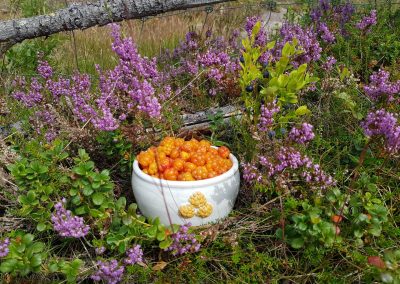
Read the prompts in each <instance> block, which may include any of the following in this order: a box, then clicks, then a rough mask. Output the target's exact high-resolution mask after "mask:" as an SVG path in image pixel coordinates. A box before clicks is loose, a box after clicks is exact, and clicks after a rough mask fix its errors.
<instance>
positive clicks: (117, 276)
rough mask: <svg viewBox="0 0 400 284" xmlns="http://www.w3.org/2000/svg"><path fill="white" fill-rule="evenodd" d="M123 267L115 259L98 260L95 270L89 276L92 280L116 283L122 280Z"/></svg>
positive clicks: (109, 283)
mask: <svg viewBox="0 0 400 284" xmlns="http://www.w3.org/2000/svg"><path fill="white" fill-rule="evenodd" d="M124 270H125V267H124V266H120V265H119V264H118V261H116V260H115V259H113V260H111V261H104V262H103V261H98V262H97V271H96V272H95V273H94V274H92V276H90V278H91V279H92V280H93V281H96V282H97V281H104V282H105V283H107V284H117V283H118V282H120V281H121V280H122V277H123V274H124Z"/></svg>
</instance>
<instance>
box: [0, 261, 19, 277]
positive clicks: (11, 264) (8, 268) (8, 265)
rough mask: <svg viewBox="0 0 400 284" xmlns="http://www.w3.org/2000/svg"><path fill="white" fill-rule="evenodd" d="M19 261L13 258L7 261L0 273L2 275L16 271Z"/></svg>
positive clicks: (1, 267) (3, 263) (2, 265)
mask: <svg viewBox="0 0 400 284" xmlns="http://www.w3.org/2000/svg"><path fill="white" fill-rule="evenodd" d="M17 262H18V261H17V260H16V259H14V258H12V259H7V260H6V261H4V262H2V263H1V265H0V271H1V272H2V273H10V272H12V271H13V270H14V268H15V266H16V265H17Z"/></svg>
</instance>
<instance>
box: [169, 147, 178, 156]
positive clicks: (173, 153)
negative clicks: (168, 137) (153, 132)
mask: <svg viewBox="0 0 400 284" xmlns="http://www.w3.org/2000/svg"><path fill="white" fill-rule="evenodd" d="M179 155H180V150H179V148H178V147H175V148H174V149H172V151H171V153H170V154H169V156H170V157H171V158H172V159H176V158H178V157H179Z"/></svg>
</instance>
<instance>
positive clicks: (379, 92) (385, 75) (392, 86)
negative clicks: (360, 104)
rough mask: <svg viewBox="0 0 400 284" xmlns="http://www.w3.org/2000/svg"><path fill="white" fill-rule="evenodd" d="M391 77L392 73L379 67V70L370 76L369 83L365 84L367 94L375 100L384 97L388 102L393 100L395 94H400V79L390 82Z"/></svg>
mask: <svg viewBox="0 0 400 284" xmlns="http://www.w3.org/2000/svg"><path fill="white" fill-rule="evenodd" d="M389 77H390V73H389V72H387V71H385V70H382V69H379V71H378V72H374V73H373V74H372V75H371V76H370V77H369V80H370V83H369V85H365V86H364V91H365V93H366V94H367V96H368V97H370V98H371V99H372V100H373V101H377V100H379V99H381V98H384V99H386V100H387V101H388V102H392V101H393V100H394V99H395V97H394V96H395V95H399V94H400V80H398V81H397V82H390V81H389Z"/></svg>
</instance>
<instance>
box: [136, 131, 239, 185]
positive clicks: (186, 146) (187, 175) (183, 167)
mask: <svg viewBox="0 0 400 284" xmlns="http://www.w3.org/2000/svg"><path fill="white" fill-rule="evenodd" d="M229 154H230V151H229V149H228V148H227V147H225V146H222V147H219V148H213V147H211V143H210V142H209V141H207V140H201V141H198V140H196V139H194V138H193V139H191V140H189V141H185V140H184V139H183V138H174V137H165V138H164V139H163V140H162V141H161V142H160V145H159V146H158V147H150V148H149V149H148V150H147V151H144V152H140V154H139V155H138V156H137V160H138V162H139V166H140V168H141V170H142V171H143V172H144V173H145V174H148V175H150V176H152V177H156V178H160V179H166V180H180V181H194V180H201V179H207V178H213V177H216V176H219V175H221V174H223V173H225V172H226V171H228V170H229V169H230V168H231V167H232V161H231V160H230V159H229Z"/></svg>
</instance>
